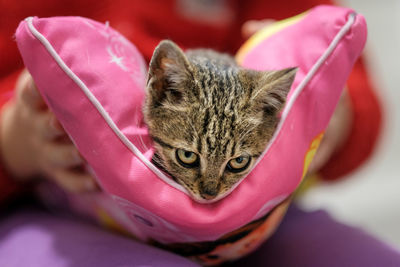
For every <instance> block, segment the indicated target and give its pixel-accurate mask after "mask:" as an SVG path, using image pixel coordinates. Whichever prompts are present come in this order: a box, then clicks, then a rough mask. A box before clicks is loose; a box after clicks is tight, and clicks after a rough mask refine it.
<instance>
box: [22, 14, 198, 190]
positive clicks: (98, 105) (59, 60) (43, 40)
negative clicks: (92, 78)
mask: <svg viewBox="0 0 400 267" xmlns="http://www.w3.org/2000/svg"><path fill="white" fill-rule="evenodd" d="M25 20H26V21H27V23H28V28H29V30H30V31H31V33H32V34H33V35H34V36H35V37H36V38H37V39H38V40H39V41H40V42H41V43H42V45H43V46H44V47H45V48H46V50H47V51H48V52H49V54H50V55H51V56H52V57H53V59H54V60H55V61H56V63H57V64H58V65H59V66H60V68H61V69H62V70H63V71H64V72H65V74H67V75H68V77H70V78H71V79H72V80H73V81H74V82H75V83H76V84H77V85H78V87H79V88H80V89H81V90H82V91H83V93H84V94H85V95H86V97H87V98H88V99H89V101H90V102H92V104H93V105H94V107H95V108H96V109H97V110H98V112H99V113H100V115H101V116H102V117H103V118H104V120H105V121H106V123H107V124H108V126H110V128H111V129H112V130H113V132H114V133H115V134H116V135H117V136H118V138H119V139H120V140H121V141H122V143H124V144H125V146H126V147H127V148H128V149H129V150H131V151H132V152H133V153H134V154H135V155H136V156H137V157H138V158H139V159H140V160H141V161H142V162H143V163H144V164H146V166H147V167H149V169H150V170H152V171H153V172H154V173H155V174H156V175H157V176H158V177H159V178H161V179H162V180H163V181H164V182H166V183H167V184H169V185H171V186H173V187H175V188H176V189H178V190H180V191H182V192H184V193H185V194H187V195H190V194H189V192H187V190H186V189H185V188H184V187H183V186H181V185H179V184H178V183H175V182H174V181H171V179H170V178H168V177H167V176H166V175H165V174H164V173H162V172H161V171H160V170H159V169H158V168H157V167H156V166H154V165H153V164H152V163H151V162H150V161H149V160H148V159H147V158H146V157H145V156H144V155H143V154H142V153H141V152H140V151H139V149H137V147H136V146H135V145H134V144H132V143H131V141H129V139H128V138H127V137H126V136H125V135H124V134H123V133H122V131H121V130H120V129H119V128H118V126H117V125H116V124H115V123H114V121H113V120H112V118H111V116H110V115H109V114H108V112H107V111H106V110H105V109H104V107H103V106H102V105H101V103H100V102H99V100H98V99H97V98H96V97H95V96H94V95H93V94H92V92H91V91H90V90H89V88H87V86H86V85H85V83H83V81H82V80H81V79H80V78H79V77H78V76H77V75H76V74H75V73H74V72H73V71H72V70H71V69H70V68H69V67H68V66H67V65H66V64H65V62H64V61H63V60H62V58H61V57H60V56H59V55H58V54H57V52H56V51H55V49H54V47H53V46H52V45H51V44H50V42H49V41H48V40H47V39H46V37H44V36H43V35H42V34H41V33H40V32H39V31H38V30H37V29H36V28H35V26H33V23H32V21H33V17H28V18H26V19H25ZM106 26H107V24H106Z"/></svg>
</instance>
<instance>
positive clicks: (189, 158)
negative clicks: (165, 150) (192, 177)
mask: <svg viewBox="0 0 400 267" xmlns="http://www.w3.org/2000/svg"><path fill="white" fill-rule="evenodd" d="M175 154H176V160H177V161H178V162H179V164H181V165H182V166H183V167H186V168H193V167H197V166H199V156H198V155H197V154H196V153H194V152H191V151H187V150H184V149H181V148H179V149H177V150H176V152H175Z"/></svg>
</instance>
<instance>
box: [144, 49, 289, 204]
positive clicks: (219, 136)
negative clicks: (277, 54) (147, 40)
mask: <svg viewBox="0 0 400 267" xmlns="http://www.w3.org/2000/svg"><path fill="white" fill-rule="evenodd" d="M295 73H296V69H294V68H291V69H285V70H280V71H269V72H257V71H252V70H245V69H242V68H240V67H238V66H237V65H236V63H235V62H234V60H233V58H231V57H230V56H228V55H226V54H220V53H217V52H214V51H212V50H204V49H199V50H189V51H187V52H186V54H184V53H183V52H182V51H181V50H180V49H179V48H178V47H177V46H176V45H175V44H174V43H173V42H171V41H163V42H161V43H160V44H159V46H158V47H157V48H156V50H155V52H154V55H153V58H152V60H151V62H150V69H149V76H148V81H147V97H146V103H145V106H144V115H145V120H146V123H147V125H148V128H149V131H150V134H151V136H152V137H153V140H154V143H155V147H156V154H157V156H155V157H154V159H153V160H154V162H155V163H156V164H157V165H158V166H160V168H161V169H163V170H165V171H166V172H167V173H168V174H170V175H171V177H172V178H173V179H175V180H176V181H177V182H178V183H180V184H182V185H183V186H184V187H185V188H186V189H187V190H188V191H189V192H190V193H191V194H192V195H193V197H195V198H197V199H212V198H215V197H217V196H218V195H220V194H223V193H224V192H226V191H227V190H229V189H230V188H231V187H232V186H233V185H234V184H235V183H237V182H238V181H239V180H240V179H241V178H242V177H243V176H244V175H246V174H247V173H248V172H249V170H250V169H251V167H252V165H253V164H254V163H255V161H256V159H257V158H258V157H259V156H260V155H261V154H262V152H263V150H264V149H265V147H266V145H267V143H268V141H269V140H270V139H271V137H272V134H273V132H274V130H275V128H276V125H277V123H278V120H279V119H278V114H279V111H280V110H281V109H282V107H283V105H284V103H285V99H286V95H287V93H288V91H289V89H290V86H291V84H292V82H293V79H294V76H295ZM177 149H184V150H186V151H191V152H194V153H196V154H197V155H198V157H199V160H200V161H199V165H198V166H196V167H193V168H187V167H184V166H182V165H181V164H180V163H179V161H178V160H177V158H176V150H177ZM243 155H245V156H250V160H251V162H250V164H249V166H248V167H247V168H246V169H245V170H243V171H241V172H237V173H236V172H232V171H229V168H227V164H228V162H229V161H230V160H232V159H235V158H237V157H240V156H243Z"/></svg>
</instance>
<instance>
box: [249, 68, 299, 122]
mask: <svg viewBox="0 0 400 267" xmlns="http://www.w3.org/2000/svg"><path fill="white" fill-rule="evenodd" d="M297 70H298V68H287V69H283V70H278V71H268V72H262V73H261V74H260V76H261V77H260V78H259V79H258V85H257V86H256V90H254V94H253V96H252V100H253V101H254V103H255V104H256V105H259V106H260V108H262V109H263V110H264V112H265V113H266V114H267V115H277V114H278V112H279V111H280V110H281V109H282V108H283V106H284V104H285V102H286V97H287V95H288V93H289V91H290V88H291V86H292V83H293V81H294V78H295V76H296V73H297Z"/></svg>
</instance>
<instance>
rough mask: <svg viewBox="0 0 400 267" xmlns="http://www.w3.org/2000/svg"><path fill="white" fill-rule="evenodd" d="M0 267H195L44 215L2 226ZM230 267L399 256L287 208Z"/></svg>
mask: <svg viewBox="0 0 400 267" xmlns="http://www.w3.org/2000/svg"><path fill="white" fill-rule="evenodd" d="M0 266H7V267H19V266H21V267H22V266H23V267H26V266H30V267H36V266H40V267H46V266H51V267H53V266H54V267H58V266H62V267H64V266H66V267H73V266H74V267H75V266H85V267H92V266H93V267H94V266H95V267H102V266H107V267H109V266H124V267H125V266H141V267H144V266H146V267H147V266H177V267H178V266H197V265H196V264H194V263H192V262H190V261H188V260H186V259H184V258H181V257H179V256H176V255H173V254H170V253H168V252H164V251H161V250H158V249H156V248H153V247H149V246H146V245H143V244H140V243H137V242H135V241H133V240H130V239H128V238H125V237H122V236H118V235H115V234H111V233H108V232H106V231H104V230H102V229H99V228H97V227H95V226H92V225H89V224H87V223H85V222H82V221H76V220H71V219H67V218H60V217H57V216H55V215H51V214H47V213H45V212H43V211H38V210H28V211H26V210H25V211H19V212H17V213H15V214H14V215H12V216H8V217H6V218H2V219H1V220H0ZM232 266H235V267H238V266H240V267H241V266H273V267H279V266H285V267H290V266H296V267H301V266H307V267H314V266H315V267H317V266H318V267H319V266H324V267H330V266H363V267H370V266H371V267H372V266H374V267H375V266H384V267H387V266H400V253H399V252H397V251H395V250H394V249H392V248H390V247H388V246H387V245H385V244H384V243H382V242H380V241H378V240H376V239H374V238H373V237H371V236H369V235H368V234H366V233H365V232H363V231H361V230H359V229H356V228H352V227H349V226H345V225H343V224H340V223H337V222H335V221H334V220H332V218H331V217H330V216H329V215H327V214H326V213H325V212H323V211H317V212H304V211H301V210H300V209H298V208H296V207H291V208H290V209H289V211H288V214H287V216H286V217H285V219H284V221H283V223H282V225H281V227H280V228H279V229H278V231H277V232H276V234H275V235H274V236H272V238H271V239H270V240H269V241H268V242H267V243H265V244H264V245H263V246H262V247H261V248H260V249H259V250H257V251H256V252H255V253H253V254H252V255H250V256H249V257H247V258H245V259H242V260H240V261H238V262H236V263H234V264H232Z"/></svg>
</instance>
